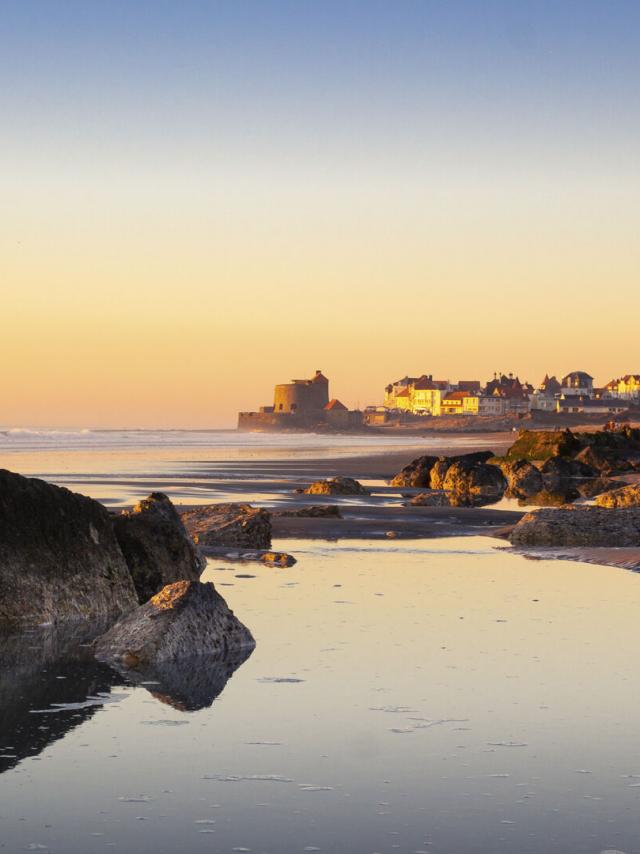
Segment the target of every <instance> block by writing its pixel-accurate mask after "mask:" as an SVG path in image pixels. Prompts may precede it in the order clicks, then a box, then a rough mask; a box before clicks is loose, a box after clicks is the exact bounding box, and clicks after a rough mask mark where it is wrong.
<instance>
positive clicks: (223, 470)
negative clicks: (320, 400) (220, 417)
mask: <svg viewBox="0 0 640 854" xmlns="http://www.w3.org/2000/svg"><path fill="white" fill-rule="evenodd" d="M486 442H487V438H486V436H468V435H467V436H465V435H459V436H452V437H451V436H444V437H437V436H430V437H424V438H423V437H419V438H418V437H415V436H373V437H372V436H367V435H356V434H354V435H335V434H331V435H328V434H315V433H239V432H237V431H235V430H209V431H205V430H200V431H198V430H146V429H145V430H45V429H25V428H4V429H0V467H2V468H8V469H11V470H12V471H17V472H20V473H21V474H25V475H30V476H34V477H41V478H43V479H45V480H48V481H50V482H51V483H56V484H58V485H60V486H66V487H68V488H69V489H73V490H74V491H76V492H82V493H84V494H85V495H90V496H91V497H93V498H97V499H98V500H100V501H102V502H104V503H105V504H108V505H112V506H116V507H117V506H123V505H126V504H131V503H132V502H135V501H138V500H139V499H140V498H142V497H144V496H145V495H148V494H149V492H151V491H153V490H158V489H160V490H162V491H164V492H167V494H168V495H169V496H170V497H171V498H172V500H173V501H175V502H176V503H180V504H200V503H208V502H211V501H224V500H227V501H228V500H234V501H250V500H254V501H255V500H261V499H262V501H263V503H264V502H266V503H268V497H269V495H271V496H273V494H277V493H279V492H280V493H286V492H289V493H290V492H291V490H292V489H293V488H294V487H296V486H299V485H301V484H308V483H309V482H310V481H311V480H315V479H316V478H317V477H320V476H323V477H325V476H327V474H328V473H330V472H331V469H330V468H329V470H327V467H326V464H327V462H328V461H329V460H333V461H335V465H336V468H335V470H334V471H333V473H340V472H341V471H344V472H345V473H351V474H354V475H356V476H360V472H359V471H354V472H350V471H348V469H349V465H350V462H349V461H354V460H355V459H356V458H358V457H363V456H366V457H378V458H380V459H382V458H383V457H384V456H385V455H388V454H390V453H397V452H405V454H406V458H405V459H406V461H409V460H410V459H412V457H415V456H417V455H418V454H420V453H429V452H430V451H432V452H434V453H438V452H439V450H440V449H442V448H447V449H456V448H463V447H464V448H469V447H472V448H473V447H486ZM345 467H346V469H345Z"/></svg>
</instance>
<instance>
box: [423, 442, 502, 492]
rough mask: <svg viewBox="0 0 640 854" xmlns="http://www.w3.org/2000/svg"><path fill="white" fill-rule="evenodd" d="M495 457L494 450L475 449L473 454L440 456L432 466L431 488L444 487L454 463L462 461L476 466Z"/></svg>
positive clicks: (466, 464)
mask: <svg viewBox="0 0 640 854" xmlns="http://www.w3.org/2000/svg"><path fill="white" fill-rule="evenodd" d="M491 459H493V451H474V452H473V453H471V454H458V456H454V457H440V458H439V459H438V460H437V462H435V463H434V465H433V467H432V468H431V479H430V483H429V486H430V487H431V489H444V488H445V486H444V482H445V479H446V476H447V472H448V471H449V469H450V468H451V466H452V465H453V464H454V463H462V464H463V465H465V466H474V465H477V464H480V463H486V462H487V461H488V460H491Z"/></svg>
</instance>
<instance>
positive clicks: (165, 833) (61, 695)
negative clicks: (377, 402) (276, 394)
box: [0, 537, 640, 854]
mask: <svg viewBox="0 0 640 854" xmlns="http://www.w3.org/2000/svg"><path fill="white" fill-rule="evenodd" d="M275 545H276V546H277V545H278V543H276V544H275ZM496 545H497V544H496V541H495V540H490V539H486V538H475V537H474V538H459V539H455V538H454V539H446V540H428V541H424V540H421V541H400V542H399V541H393V542H392V541H362V542H358V543H353V542H350V543H348V544H346V545H345V544H341V543H318V542H311V541H306V540H299V541H287V543H286V546H287V549H288V551H291V552H292V553H293V554H294V555H295V556H296V557H297V559H298V563H297V564H296V565H295V566H294V567H292V568H289V569H267V568H263V567H258V566H257V565H255V564H247V565H245V566H242V565H239V564H231V563H226V564H225V563H223V562H220V561H217V560H216V561H213V562H210V563H209V566H208V568H207V569H206V571H205V574H204V578H205V579H206V580H213V581H214V582H215V583H216V585H217V587H218V589H219V590H220V592H221V593H222V594H223V595H224V596H225V597H226V598H227V601H228V603H229V605H230V606H231V607H232V608H233V609H234V610H235V612H236V613H237V615H238V617H239V618H240V619H241V620H243V621H244V622H245V623H246V625H247V626H249V628H250V629H251V630H252V632H253V633H254V635H255V638H256V641H257V646H256V648H255V650H254V652H253V653H252V654H251V655H250V657H249V658H248V659H247V660H246V661H244V662H237V661H236V662H219V661H215V660H212V661H210V662H193V663H190V664H189V665H183V666H181V667H180V668H178V669H176V670H174V671H172V670H165V671H163V672H157V673H153V674H147V675H144V674H143V675H142V676H136V677H135V679H133V678H128V677H126V676H123V675H122V674H120V673H117V672H115V671H112V670H110V669H109V668H107V667H105V666H103V665H97V664H95V663H93V662H92V661H91V658H90V655H89V653H88V650H87V648H86V647H82V646H79V647H78V646H77V644H78V643H79V642H80V643H81V642H82V637H81V636H78V637H76V638H73V639H72V642H70V641H69V639H68V638H65V637H62V638H57V637H56V636H55V634H52V632H53V630H52V629H46V628H45V629H42V630H40V632H34V633H32V634H31V635H30V636H28V637H27V638H23V639H21V640H20V642H19V643H4V644H3V645H2V647H1V650H2V652H1V653H0V655H1V656H2V657H1V658H0V660H1V661H2V663H3V666H2V668H0V724H1V726H0V771H2V773H0V848H1V849H2V850H6V851H11V852H13V851H16V852H17V851H25V850H31V851H34V850H40V851H52V852H60V854H62V852H64V854H94V852H105V851H112V850H115V851H126V852H128V854H130V852H161V854H165V852H166V854H174V852H176V851H185V852H234V851H235V852H239V851H251V852H256V853H257V854H258V853H259V852H262V854H266V852H269V854H294V852H295V854H297V852H316V851H317V852H335V854H351V852H353V854H375V852H379V854H394V852H403V854H419V852H443V854H464V852H469V853H470V854H496V852H499V853H501V852H504V854H514V852H518V854H520V852H525V853H526V852H530V854H541V852H545V854H601V852H612V851H618V852H620V851H622V852H626V854H632V852H638V851H640V801H639V799H640V747H639V746H638V717H639V714H638V696H640V671H639V669H638V666H637V654H636V651H637V649H638V648H639V644H640V620H639V619H638V615H639V614H640V586H639V582H640V579H639V578H638V576H637V575H634V574H632V573H626V572H624V571H619V570H613V569H609V568H604V567H597V566H589V565H584V564H579V563H569V562H567V563H562V562H558V561H544V560H537V561H531V560H526V559H524V558H523V557H521V556H518V555H515V554H513V553H511V552H510V551H509V550H508V549H506V548H501V547H496ZM73 643H75V644H76V647H75V651H74V647H73Z"/></svg>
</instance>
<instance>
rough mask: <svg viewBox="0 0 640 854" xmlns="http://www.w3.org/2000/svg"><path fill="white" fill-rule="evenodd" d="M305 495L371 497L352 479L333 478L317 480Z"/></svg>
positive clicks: (305, 491) (306, 490) (367, 491)
mask: <svg viewBox="0 0 640 854" xmlns="http://www.w3.org/2000/svg"><path fill="white" fill-rule="evenodd" d="M304 494H305V495H369V490H368V489H366V488H365V487H364V486H363V485H362V484H361V483H358V481H357V480H354V479H353V478H352V477H331V478H329V479H328V480H317V481H316V482H315V483H312V484H311V486H308V487H307V488H306V489H305V490H304Z"/></svg>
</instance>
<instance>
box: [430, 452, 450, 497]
mask: <svg viewBox="0 0 640 854" xmlns="http://www.w3.org/2000/svg"><path fill="white" fill-rule="evenodd" d="M452 465H453V462H452V460H451V459H450V458H449V457H441V458H440V459H439V460H438V461H437V462H435V463H434V464H433V466H432V467H431V479H430V482H429V486H430V487H431V489H435V490H442V489H444V479H445V477H446V476H447V472H448V471H449V469H450V468H451V466H452Z"/></svg>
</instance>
